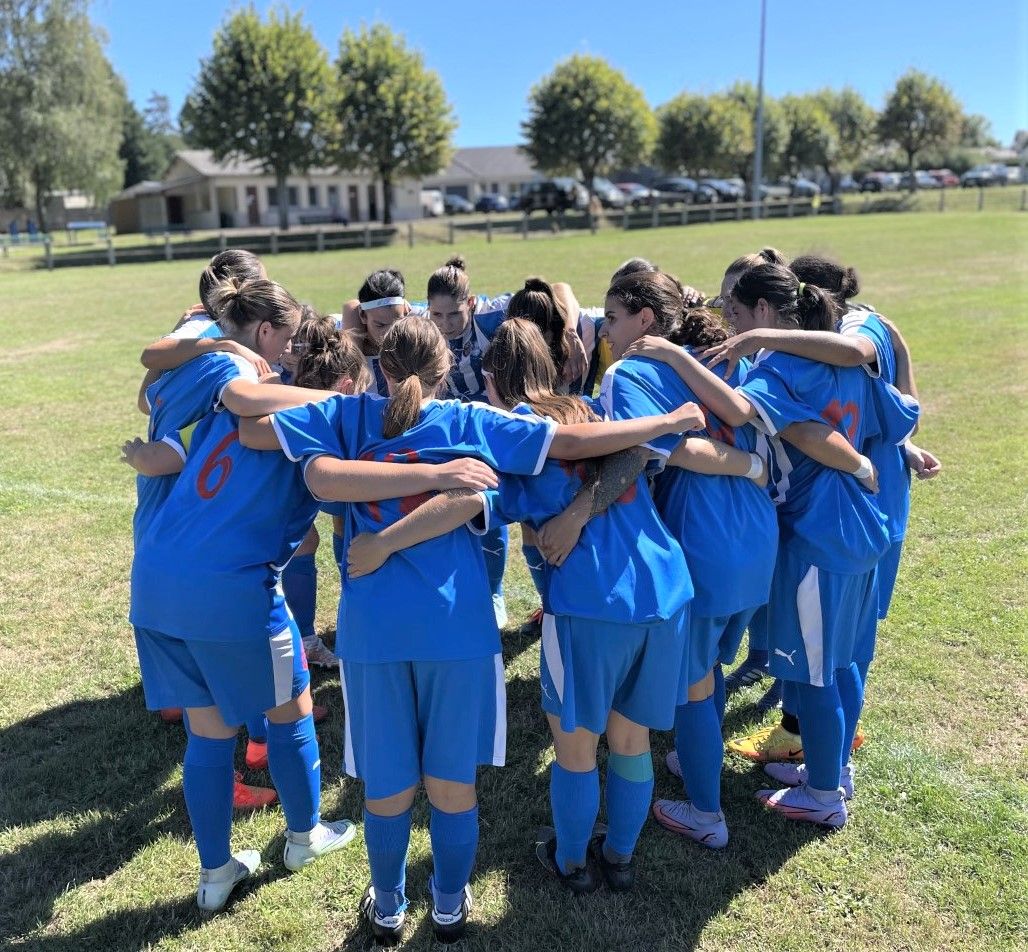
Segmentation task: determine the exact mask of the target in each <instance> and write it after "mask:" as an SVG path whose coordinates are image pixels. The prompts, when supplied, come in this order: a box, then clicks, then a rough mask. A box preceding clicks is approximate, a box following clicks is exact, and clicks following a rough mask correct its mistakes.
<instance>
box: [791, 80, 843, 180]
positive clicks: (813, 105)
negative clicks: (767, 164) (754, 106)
mask: <svg viewBox="0 0 1028 952" xmlns="http://www.w3.org/2000/svg"><path fill="white" fill-rule="evenodd" d="M781 106H782V112H783V114H784V116H785V121H786V124H787V126H788V129H789V135H788V138H787V139H786V142H785V150H784V152H785V159H786V161H787V162H788V164H789V172H790V174H792V175H796V174H798V173H799V171H800V170H801V169H804V168H823V169H826V170H827V169H829V168H831V167H832V166H833V165H834V164H835V159H836V155H837V154H838V150H839V137H838V134H837V133H836V131H835V124H834V123H833V122H832V117H831V116H830V115H828V112H827V110H826V109H825V108H824V106H822V105H821V103H820V102H819V101H818V100H817V99H816V98H815V97H814V96H785V97H783V98H782V100H781Z"/></svg>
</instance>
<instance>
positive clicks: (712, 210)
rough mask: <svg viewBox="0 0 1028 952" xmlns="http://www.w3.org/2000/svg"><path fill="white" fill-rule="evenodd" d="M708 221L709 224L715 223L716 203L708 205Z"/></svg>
mask: <svg viewBox="0 0 1028 952" xmlns="http://www.w3.org/2000/svg"><path fill="white" fill-rule="evenodd" d="M709 214H710V221H711V224H713V223H714V222H716V221H717V202H711V203H710V212H709Z"/></svg>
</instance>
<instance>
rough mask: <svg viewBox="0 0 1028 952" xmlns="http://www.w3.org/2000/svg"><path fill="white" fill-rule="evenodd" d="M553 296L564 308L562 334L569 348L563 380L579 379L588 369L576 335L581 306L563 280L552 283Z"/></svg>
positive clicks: (583, 350) (567, 381) (579, 340)
mask: <svg viewBox="0 0 1028 952" xmlns="http://www.w3.org/2000/svg"><path fill="white" fill-rule="evenodd" d="M553 296H554V297H555V298H556V299H557V300H558V301H559V302H560V304H561V306H562V307H563V308H564V336H565V338H566V339H567V342H568V348H569V349H570V356H569V357H568V361H567V366H566V367H565V368H564V380H565V382H566V383H570V382H571V381H574V380H581V379H582V378H583V377H584V376H585V374H586V371H587V370H588V369H589V361H588V359H587V358H586V354H585V347H584V346H583V345H582V338H580V337H579V336H578V315H579V312H580V311H581V310H582V308H581V305H579V303H578V298H577V297H575V292H574V291H573V290H572V289H571V285H570V284H567V283H566V282H564V281H558V282H557V283H556V284H554V285H553Z"/></svg>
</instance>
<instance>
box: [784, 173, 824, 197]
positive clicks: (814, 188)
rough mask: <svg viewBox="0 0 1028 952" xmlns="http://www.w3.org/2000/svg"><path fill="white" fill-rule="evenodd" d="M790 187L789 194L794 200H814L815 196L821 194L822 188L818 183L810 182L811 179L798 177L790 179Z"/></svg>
mask: <svg viewBox="0 0 1028 952" xmlns="http://www.w3.org/2000/svg"><path fill="white" fill-rule="evenodd" d="M783 184H784V183H783ZM788 185H789V194H790V195H791V196H792V197H793V198H813V197H814V196H815V195H820V194H821V186H820V185H818V184H817V182H812V181H810V179H805V178H800V177H799V176H797V177H796V178H793V179H788Z"/></svg>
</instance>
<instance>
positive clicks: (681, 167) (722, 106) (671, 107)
mask: <svg viewBox="0 0 1028 952" xmlns="http://www.w3.org/2000/svg"><path fill="white" fill-rule="evenodd" d="M657 126H658V131H657V145H656V148H655V150H654V157H655V158H656V160H657V163H658V164H659V165H660V166H661V167H662V168H663V169H665V170H667V171H668V172H682V171H684V172H688V173H690V174H692V175H699V174H700V173H701V172H702V171H704V170H706V171H709V172H718V173H720V172H724V171H731V172H732V174H734V173H735V168H736V166H737V165H738V162H739V156H740V154H741V155H749V154H752V152H753V130H752V123H751V121H750V116H749V113H748V112H747V111H746V108H745V107H744V106H743V105H742V104H741V103H739V102H738V101H736V100H734V99H731V98H729V97H728V96H698V95H693V94H691V93H681V94H680V95H678V96H676V97H675V98H674V99H672V100H671V101H670V102H667V103H665V104H664V105H663V106H661V107H660V108H659V109H658V110H657Z"/></svg>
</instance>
